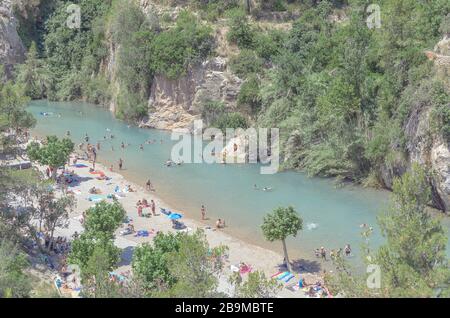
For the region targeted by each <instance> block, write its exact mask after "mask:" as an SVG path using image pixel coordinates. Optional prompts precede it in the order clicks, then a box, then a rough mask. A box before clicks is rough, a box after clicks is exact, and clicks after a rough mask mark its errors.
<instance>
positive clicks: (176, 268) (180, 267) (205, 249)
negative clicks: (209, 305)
mask: <svg viewBox="0 0 450 318" xmlns="http://www.w3.org/2000/svg"><path fill="white" fill-rule="evenodd" d="M227 249H228V248H227V247H225V246H219V247H215V248H210V247H209V244H208V241H207V240H206V235H205V233H204V232H203V231H201V230H198V231H197V232H195V233H194V234H191V235H184V237H183V239H182V240H181V244H180V247H179V249H178V251H177V252H171V253H170V254H169V257H168V265H169V271H170V273H171V275H173V277H174V278H175V280H176V282H175V284H174V285H173V287H172V288H171V289H170V290H169V291H168V293H167V294H168V295H169V296H171V297H188V298H191V297H193V298H205V297H215V296H219V293H218V292H217V287H218V279H217V274H218V273H219V272H220V271H221V270H222V268H223V255H224V253H225V252H226V251H227Z"/></svg>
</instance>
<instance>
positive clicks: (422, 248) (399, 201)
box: [328, 164, 450, 297]
mask: <svg viewBox="0 0 450 318" xmlns="http://www.w3.org/2000/svg"><path fill="white" fill-rule="evenodd" d="M427 178H428V176H427V175H426V173H425V170H424V169H423V168H421V167H420V166H419V165H417V164H415V165H413V167H412V169H411V171H410V172H407V173H405V174H404V175H403V176H402V177H401V178H397V179H395V180H394V185H393V196H392V199H391V202H390V205H389V208H388V209H387V211H386V212H385V213H384V214H383V215H382V216H381V217H379V220H378V222H379V224H380V227H381V230H382V234H383V236H384V237H385V238H386V243H385V244H384V245H383V246H381V247H380V248H379V249H378V250H377V251H375V252H374V253H371V252H370V249H369V247H368V245H366V246H365V248H364V251H365V256H364V257H365V261H366V263H371V264H377V265H379V266H380V273H381V286H380V287H381V288H380V289H377V288H375V289H373V288H372V289H371V288H368V287H367V285H366V276H365V275H358V274H356V273H354V272H352V270H351V269H350V268H349V267H348V264H346V263H345V262H343V261H342V260H338V262H337V265H338V268H337V274H336V276H334V277H329V278H328V283H329V286H330V288H331V289H332V290H333V292H335V293H341V294H343V295H344V296H346V297H435V296H445V295H448V291H449V278H450V271H449V267H448V260H447V256H446V244H447V236H446V233H445V230H444V229H443V227H442V224H441V222H440V220H439V219H437V218H436V217H434V216H432V215H430V214H429V213H428V211H427V204H428V202H429V200H430V193H431V192H430V191H431V189H430V186H429V183H428V180H427Z"/></svg>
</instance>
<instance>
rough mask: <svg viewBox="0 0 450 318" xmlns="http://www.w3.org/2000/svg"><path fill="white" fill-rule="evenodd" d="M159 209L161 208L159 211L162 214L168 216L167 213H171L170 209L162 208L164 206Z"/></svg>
mask: <svg viewBox="0 0 450 318" xmlns="http://www.w3.org/2000/svg"><path fill="white" fill-rule="evenodd" d="M160 210H161V213H162V214H165V215H167V216H169V215H171V214H172V212H170V211H168V210H166V209H164V208H160Z"/></svg>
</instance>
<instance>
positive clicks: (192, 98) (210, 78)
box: [141, 57, 242, 130]
mask: <svg viewBox="0 0 450 318" xmlns="http://www.w3.org/2000/svg"><path fill="white" fill-rule="evenodd" d="M241 84H242V80H241V79H239V78H238V77H236V76H235V75H233V74H232V73H231V72H229V71H228V70H227V60H226V59H224V58H221V57H215V58H212V59H210V60H208V61H206V62H204V63H202V64H201V65H198V66H195V67H192V68H190V69H189V70H188V72H187V74H186V75H185V76H183V77H181V78H180V79H177V80H169V79H167V78H165V77H164V76H160V75H157V76H155V78H154V79H153V84H152V88H151V95H150V100H149V117H148V118H147V119H146V120H145V121H143V122H142V123H141V126H143V127H150V128H158V129H169V130H171V129H176V128H192V124H193V121H194V120H196V119H200V118H201V111H202V105H203V104H204V102H207V101H220V102H223V103H224V105H225V106H226V107H228V108H234V107H235V104H236V99H237V94H238V93H239V89H240V85H241Z"/></svg>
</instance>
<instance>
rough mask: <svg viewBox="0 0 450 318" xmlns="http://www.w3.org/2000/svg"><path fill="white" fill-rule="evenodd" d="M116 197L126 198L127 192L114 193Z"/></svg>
mask: <svg viewBox="0 0 450 318" xmlns="http://www.w3.org/2000/svg"><path fill="white" fill-rule="evenodd" d="M114 197H115V198H116V199H118V200H120V199H123V198H125V194H123V193H114Z"/></svg>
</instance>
